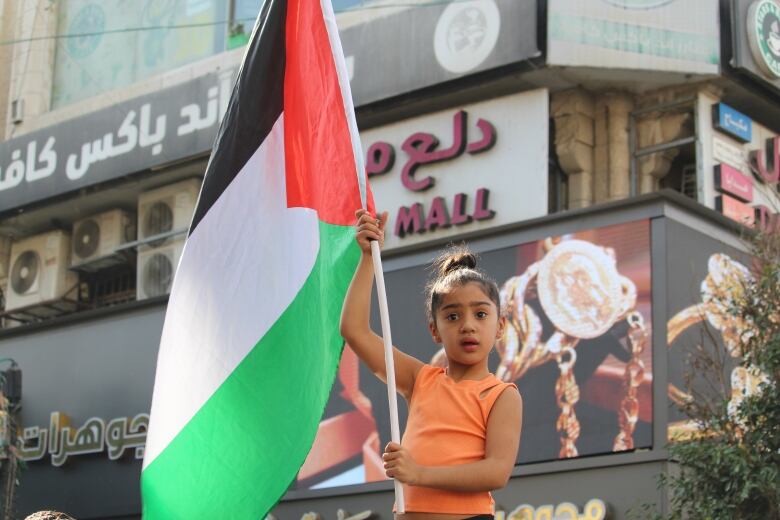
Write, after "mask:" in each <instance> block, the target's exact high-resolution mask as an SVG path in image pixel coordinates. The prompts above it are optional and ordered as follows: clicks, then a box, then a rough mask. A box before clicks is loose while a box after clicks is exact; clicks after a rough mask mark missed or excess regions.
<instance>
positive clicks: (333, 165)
mask: <svg viewBox="0 0 780 520" xmlns="http://www.w3.org/2000/svg"><path fill="white" fill-rule="evenodd" d="M304 34H305V35H306V37H305V38H303V37H301V35H304ZM284 125H285V129H284V134H285V136H284V137H285V169H286V177H287V205H288V207H306V208H313V209H315V210H316V211H317V213H318V214H319V218H320V220H322V221H324V222H327V223H329V224H339V225H350V224H352V223H354V221H355V210H356V209H357V208H359V207H361V205H362V204H361V201H360V191H359V187H358V183H357V175H356V171H355V157H354V153H353V150H352V146H351V138H350V133H349V126H348V124H347V120H346V114H345V109H344V100H343V98H342V95H341V89H340V87H339V80H338V74H337V72H336V66H335V63H334V61H333V52H332V50H331V48H330V40H329V38H328V33H327V29H326V27H325V23H324V21H323V18H322V10H321V8H320V3H319V1H314V0H289V3H288V5H287V22H286V69H285V77H284Z"/></svg>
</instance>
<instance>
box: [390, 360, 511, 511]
mask: <svg viewBox="0 0 780 520" xmlns="http://www.w3.org/2000/svg"><path fill="white" fill-rule="evenodd" d="M510 386H515V385H514V384H512V383H502V382H501V381H500V380H499V379H498V378H497V377H495V376H494V375H492V374H490V375H489V376H487V377H486V378H484V379H482V380H480V381H471V380H463V381H458V382H455V381H453V380H452V379H450V377H449V376H447V374H446V372H445V370H444V369H443V368H439V367H434V366H431V365H423V367H422V368H421V369H420V371H419V372H418V373H417V378H416V379H415V381H414V389H413V390H412V399H411V403H410V406H409V419H408V421H407V423H406V431H405V432H404V436H403V439H402V441H401V444H402V445H403V446H404V447H405V448H406V449H408V450H409V452H410V454H411V455H412V458H414V460H415V462H417V463H418V464H421V465H423V466H455V465H458V464H468V463H470V462H478V461H480V460H482V459H484V458H485V440H486V438H487V421H488V415H489V414H490V410H491V408H492V407H493V403H495V402H496V399H498V396H499V395H501V392H503V391H504V390H505V389H506V388H508V387H510ZM515 388H517V387H515ZM483 392H486V393H485V395H484V396H483V397H482V398H480V394H483ZM404 502H405V506H406V511H408V512H424V513H454V514H474V515H478V514H493V509H494V502H493V497H492V496H491V494H490V492H488V491H482V492H476V493H474V492H471V493H463V492H458V491H444V490H441V489H434V488H428V487H421V486H407V485H404Z"/></svg>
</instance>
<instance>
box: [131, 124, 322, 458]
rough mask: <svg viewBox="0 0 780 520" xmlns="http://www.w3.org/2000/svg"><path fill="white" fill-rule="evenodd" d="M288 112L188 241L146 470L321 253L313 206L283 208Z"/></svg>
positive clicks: (171, 308)
mask: <svg viewBox="0 0 780 520" xmlns="http://www.w3.org/2000/svg"><path fill="white" fill-rule="evenodd" d="M283 120H284V116H283V115H282V116H281V117H280V118H279V120H278V121H277V122H276V124H275V125H274V127H273V129H272V130H271V132H270V133H269V135H268V137H266V139H265V141H263V143H262V144H261V146H260V148H259V149H258V150H257V152H255V153H254V155H253V156H252V157H251V158H250V160H249V161H248V162H247V163H246V165H245V166H244V167H243V168H242V169H241V171H240V172H239V174H238V175H237V176H236V177H235V179H233V181H232V182H231V184H230V185H229V186H228V187H227V189H226V190H225V191H224V192H223V193H222V194H221V195H220V198H219V199H218V200H217V201H216V202H215V203H214V205H213V206H212V207H211V208H210V209H209V212H208V213H207V214H206V215H205V216H204V217H203V220H201V222H200V223H199V224H198V226H197V227H196V228H195V230H194V232H193V233H192V235H190V237H189V238H188V240H187V243H186V245H185V248H184V253H183V254H182V260H181V262H180V265H179V268H178V270H177V272H176V278H175V280H174V284H173V288H172V291H171V296H170V300H169V305H168V311H167V314H166V317H165V326H164V328H163V333H162V339H161V342H160V353H159V355H158V360H157V374H156V376H155V383H154V397H153V399H152V411H151V417H150V425H151V426H150V429H149V433H148V436H147V441H146V454H145V457H144V468H145V467H146V466H148V465H149V464H150V463H151V462H152V461H153V460H154V459H155V458H156V457H157V456H158V455H159V454H160V452H162V450H163V449H164V448H165V447H166V446H167V445H168V444H169V443H170V442H171V440H173V438H174V437H175V436H176V435H177V434H178V433H179V432H180V431H181V429H182V428H183V427H184V426H185V425H186V424H187V422H188V421H189V420H190V419H191V418H192V417H193V416H194V415H195V414H196V413H197V411H198V410H199V409H200V408H201V407H202V406H203V405H204V404H205V403H206V401H207V400H208V399H209V398H210V397H211V395H213V393H214V392H215V391H216V390H217V389H218V388H219V387H220V385H222V383H223V382H224V381H225V380H226V379H227V378H228V376H229V375H230V374H231V373H232V372H233V370H234V369H235V368H236V367H237V366H238V364H239V363H240V362H241V360H243V359H244V357H245V356H246V355H247V354H248V353H249V352H250V351H251V349H252V347H254V346H255V345H256V344H257V342H258V341H259V340H260V339H261V338H262V337H263V336H264V335H265V333H266V332H267V331H268V329H269V328H270V327H271V326H272V325H273V324H274V323H275V322H276V321H277V319H278V318H279V316H281V314H282V312H283V311H284V310H285V309H286V308H287V307H288V306H289V304H290V302H292V300H293V299H294V298H295V296H296V294H297V293H298V291H299V290H300V288H301V287H302V286H303V284H304V282H305V281H306V279H307V277H308V276H309V274H310V272H311V269H312V267H313V266H314V263H315V261H316V258H317V253H318V250H319V222H318V219H317V214H316V212H315V211H314V210H311V209H307V208H291V209H288V208H287V197H286V188H285V169H284V123H283ZM236 265H240V266H252V267H251V268H249V269H246V268H244V270H243V271H236V270H235V269H233V266H236Z"/></svg>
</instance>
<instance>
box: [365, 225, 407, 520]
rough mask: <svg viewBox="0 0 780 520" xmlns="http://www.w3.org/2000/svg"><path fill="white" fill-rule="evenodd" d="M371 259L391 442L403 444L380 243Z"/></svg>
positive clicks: (400, 502) (400, 501) (398, 487)
mask: <svg viewBox="0 0 780 520" xmlns="http://www.w3.org/2000/svg"><path fill="white" fill-rule="evenodd" d="M371 259H372V260H373V261H374V278H376V295H377V299H378V300H379V317H380V319H381V321H382V339H383V340H384V344H385V372H386V373H387V400H388V402H389V403H390V440H392V441H393V442H396V443H398V444H400V443H401V434H400V429H399V427H398V394H397V393H396V390H395V363H394V362H393V340H392V338H391V336H390V312H389V311H388V309H387V293H386V292H385V275H384V271H383V270H382V255H381V253H380V251H379V242H377V241H376V240H372V241H371ZM394 482H395V508H396V512H397V513H404V512H405V509H406V507H405V505H404V488H403V485H402V484H401V483H400V482H399V481H398V480H397V479H394Z"/></svg>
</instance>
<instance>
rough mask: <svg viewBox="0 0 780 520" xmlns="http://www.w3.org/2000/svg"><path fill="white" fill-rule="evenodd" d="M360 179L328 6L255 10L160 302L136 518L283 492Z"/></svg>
mask: <svg viewBox="0 0 780 520" xmlns="http://www.w3.org/2000/svg"><path fill="white" fill-rule="evenodd" d="M358 172H360V173H358ZM363 172H364V168H363V166H362V160H361V149H360V143H359V139H358V134H357V125H356V123H355V119H354V110H353V107H352V101H351V94H350V90H349V83H348V77H347V73H346V67H345V65H344V58H343V53H342V50H341V44H340V42H339V39H338V32H337V29H336V20H335V16H334V14H333V8H332V6H331V5H330V0H266V1H265V2H264V4H263V6H262V8H261V12H260V15H259V17H258V20H257V22H256V24H255V28H254V31H253V33H252V37H251V39H250V42H249V44H248V46H247V50H246V55H245V57H244V62H243V64H242V66H241V70H240V72H239V75H238V80H237V83H236V86H235V88H234V91H233V95H232V98H231V101H230V105H229V107H228V110H227V113H226V115H225V119H224V120H223V122H222V126H221V128H220V130H219V134H218V136H217V140H216V143H215V146H214V150H213V152H212V155H211V159H210V161H209V165H208V169H207V171H206V176H205V179H204V183H203V188H202V190H201V194H200V199H199V201H198V205H197V209H196V211H195V215H194V217H193V221H192V225H191V227H190V231H189V236H188V237H187V242H186V245H185V248H184V252H183V254H182V258H181V261H180V264H179V268H178V271H177V272H176V279H175V281H174V284H173V288H172V291H171V295H170V300H169V303H168V310H167V314H166V316H165V325H164V328H163V333H162V339H161V344H160V352H159V357H158V361H157V374H156V378H155V386H154V397H153V399H152V411H151V421H150V426H149V432H148V437H147V445H146V456H145V458H144V465H143V472H142V475H141V490H142V496H143V514H144V518H147V519H156V518H161V519H166V520H167V519H174V518H187V519H191V518H231V519H233V518H235V519H242V518H251V519H261V518H263V517H264V516H265V515H266V513H267V512H268V511H269V510H270V509H271V508H272V507H273V506H274V505H275V504H276V502H277V501H278V500H279V498H281V496H282V495H283V494H284V493H285V491H286V490H287V488H288V486H289V485H290V483H292V482H293V480H294V478H295V475H296V473H297V472H298V470H299V468H300V467H301V465H302V464H303V462H304V460H305V458H306V454H307V453H308V451H309V449H310V447H311V444H312V442H313V440H314V436H315V433H316V432H317V427H318V424H319V421H320V418H321V416H322V413H323V410H324V408H325V403H326V401H327V399H328V395H329V393H330V390H331V386H332V384H333V381H334V378H335V376H336V371H337V368H338V363H339V358H340V356H341V351H342V347H343V340H342V338H341V337H340V336H339V332H338V323H339V316H340V312H341V305H342V302H343V299H344V295H345V293H346V289H347V286H348V285H349V282H350V280H351V277H352V274H353V272H354V269H355V266H356V265H357V261H358V257H359V254H360V252H359V249H358V247H357V244H356V243H355V239H354V228H353V224H354V221H355V217H354V212H355V210H356V209H358V208H359V207H361V206H363V203H364V201H365V200H366V196H367V195H368V197H369V198H370V194H367V189H366V184H365V177H364V174H363ZM369 202H370V201H369ZM369 206H370V203H369ZM370 209H371V208H370Z"/></svg>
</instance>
